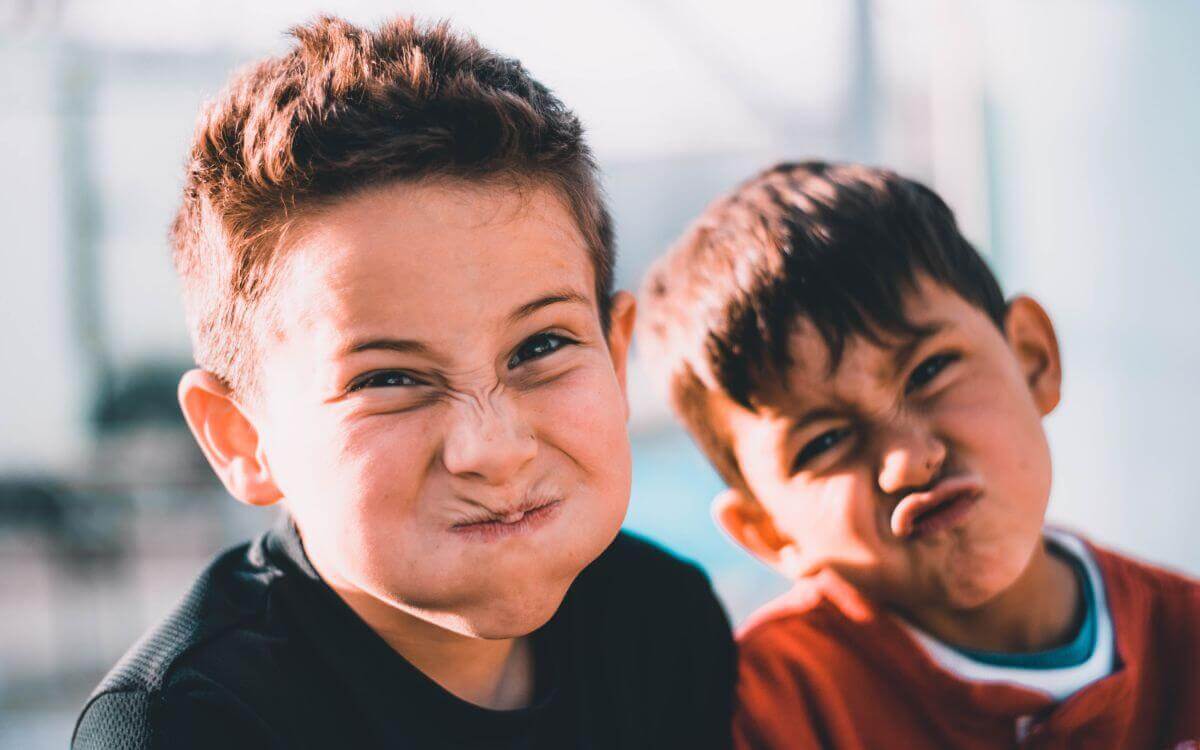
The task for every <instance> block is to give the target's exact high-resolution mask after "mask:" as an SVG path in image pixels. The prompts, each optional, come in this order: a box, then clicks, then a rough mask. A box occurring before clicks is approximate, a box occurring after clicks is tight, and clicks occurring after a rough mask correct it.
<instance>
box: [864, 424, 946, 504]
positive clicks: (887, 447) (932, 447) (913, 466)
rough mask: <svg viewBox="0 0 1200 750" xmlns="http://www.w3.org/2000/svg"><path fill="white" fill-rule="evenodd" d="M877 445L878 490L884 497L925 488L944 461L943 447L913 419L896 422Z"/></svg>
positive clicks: (944, 452)
mask: <svg viewBox="0 0 1200 750" xmlns="http://www.w3.org/2000/svg"><path fill="white" fill-rule="evenodd" d="M880 444H881V450H880V454H879V455H880V460H879V480H878V481H879V489H881V490H882V491H883V492H884V493H885V494H888V495H901V494H905V493H906V492H911V491H914V490H916V489H918V488H921V487H925V486H927V485H928V484H929V483H930V482H932V481H933V480H934V478H935V477H937V476H938V474H939V473H940V472H941V470H942V465H943V464H944V463H945V461H946V444H945V443H944V442H942V441H941V440H940V439H939V438H938V437H937V436H936V435H934V434H933V432H932V431H931V430H929V429H928V427H927V426H925V425H923V424H921V423H919V422H917V421H915V420H897V422H896V423H895V424H892V425H890V426H889V428H888V429H887V430H886V432H885V434H883V435H882V436H881V438H880Z"/></svg>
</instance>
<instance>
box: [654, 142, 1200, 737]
mask: <svg viewBox="0 0 1200 750" xmlns="http://www.w3.org/2000/svg"><path fill="white" fill-rule="evenodd" d="M641 306H642V309H643V315H644V317H643V321H642V328H641V330H642V341H643V346H644V348H645V350H646V351H647V352H648V353H650V354H651V356H652V357H654V358H657V359H658V360H660V363H661V364H662V368H661V369H662V371H663V372H664V373H665V375H666V377H667V378H668V380H669V389H670V393H671V399H672V403H673V406H674V407H675V409H676V411H677V413H678V414H679V416H680V418H681V419H682V421H683V422H684V423H685V424H686V426H687V427H688V429H689V430H690V432H691V433H692V435H693V437H694V438H695V439H696V441H697V442H698V444H699V445H700V446H701V447H702V448H703V450H704V451H705V452H706V453H707V455H708V456H709V458H710V459H711V460H712V462H713V463H714V465H715V466H716V467H717V469H718V471H720V473H721V474H722V476H723V478H724V479H725V480H726V482H727V483H728V485H729V489H728V490H727V491H725V492H724V493H723V494H722V495H721V496H719V497H718V498H717V500H716V502H715V506H714V515H715V517H716V519H717V521H718V523H719V524H720V525H721V526H722V527H723V528H724V529H725V530H726V531H727V532H728V533H729V535H730V536H731V537H733V539H734V540H736V541H737V542H738V543H739V544H741V545H742V546H743V547H745V548H746V549H747V550H748V551H749V552H750V553H751V554H753V555H754V556H755V557H757V558H758V559H760V560H762V561H763V562H766V563H767V564H769V565H771V566H772V567H774V568H775V569H777V570H778V571H779V572H781V573H782V574H784V575H785V576H787V577H789V578H791V579H793V580H794V581H795V587H794V589H793V590H792V591H791V592H790V593H788V594H786V595H785V596H783V597H781V598H780V599H778V600H777V601H775V602H773V603H771V604H769V605H768V606H767V607H765V608H764V609H763V610H761V611H760V612H758V613H756V614H755V615H754V616H752V617H751V618H750V620H749V622H747V623H746V624H745V625H744V627H743V629H742V632H741V636H740V663H741V666H740V675H739V679H740V685H739V688H738V702H739V705H738V708H737V712H736V718H735V725H734V732H735V735H736V738H737V741H738V744H739V745H740V746H741V747H748V748H801V747H818V746H820V747H839V748H843V747H844V748H878V747H923V748H924V747H956V748H957V747H979V748H1001V747H1003V748H1010V747H1013V746H1014V745H1015V746H1019V747H1068V746H1070V747H1113V748H1176V747H1190V746H1192V744H1193V743H1192V742H1191V741H1193V740H1196V739H1198V738H1200V585H1198V584H1197V582H1196V581H1194V580H1189V579H1186V578H1184V577H1181V576H1179V575H1176V574H1173V573H1170V572H1167V571H1164V570H1161V569H1157V568H1153V567H1150V566H1147V565H1144V564H1141V563H1138V562H1135V561H1132V560H1129V559H1127V558H1124V557H1121V556H1119V555H1116V554H1114V553H1112V552H1109V551H1106V550H1103V549H1100V548H1097V547H1095V546H1093V545H1091V544H1090V543H1088V542H1086V541H1084V540H1082V539H1080V538H1079V537H1077V536H1074V535H1072V534H1069V533H1065V532H1061V531H1055V530H1051V529H1046V528H1043V516H1044V513H1045V510H1046V504H1047V502H1048V499H1049V494H1050V477H1051V462H1050V453H1049V448H1048V445H1047V442H1046V437H1045V434H1044V432H1043V429H1042V418H1043V417H1045V416H1046V415H1047V414H1049V413H1050V412H1051V411H1052V410H1053V409H1054V408H1055V406H1056V405H1057V404H1058V400H1059V388H1060V384H1061V379H1062V374H1061V366H1060V358H1059V352H1058V344H1057V341H1056V338H1055V333H1054V328H1053V326H1052V324H1051V322H1050V319H1049V318H1048V317H1047V315H1046V313H1045V311H1044V310H1043V309H1042V308H1041V306H1039V305H1038V303H1037V302H1035V301H1034V300H1032V299H1030V298H1028V297H1016V298H1013V299H1010V300H1007V301H1006V300H1005V298H1004V297H1003V295H1002V293H1001V291H1000V288H999V286H998V284H997V282H996V280H995V278H994V277H993V275H992V273H991V272H990V271H989V270H988V268H987V265H986V264H985V263H984V261H983V259H982V258H981V257H980V256H979V254H978V253H977V252H976V251H975V250H974V248H972V247H971V245H970V244H969V243H968V242H967V241H966V240H965V239H964V238H963V237H962V235H961V234H960V233H959V231H958V228H957V226H956V224H955V221H954V217H953V214H952V213H951V211H950V210H949V208H947V207H946V205H945V203H943V202H942V201H941V199H939V198H938V197H937V196H936V195H935V194H934V193H933V192H931V191H930V190H928V189H927V188H925V187H923V186H922V185H919V184H917V183H915V182H912V181H910V180H907V179H904V178H902V177H899V176H897V175H896V174H894V173H891V172H887V171H883V170H877V169H869V168H865V167H861V166H846V165H830V164H823V163H804V164H782V165H779V166H776V167H774V168H772V169H769V170H767V171H766V172H763V173H762V174H760V175H758V176H756V177H754V178H753V179H751V180H750V181H748V182H746V183H745V184H743V185H741V186H740V187H739V188H737V190H735V191H734V193H733V194H732V195H730V196H727V197H725V198H723V199H721V200H719V201H717V202H716V203H714V204H713V205H712V206H711V207H710V208H709V209H708V210H707V211H706V212H705V214H704V215H703V216H702V217H701V218H700V220H699V221H698V222H697V223H696V224H695V225H694V226H693V227H692V228H691V230H690V231H689V232H688V233H687V235H686V236H685V237H684V238H683V240H682V241H681V242H680V243H679V244H678V245H677V246H676V247H675V248H674V249H673V250H672V251H671V252H670V253H669V254H668V256H667V257H666V258H664V259H662V260H661V261H660V262H659V263H658V264H657V266H656V267H655V268H654V269H653V270H652V271H651V273H650V276H649V278H648V280H647V282H646V284H645V287H644V290H643V295H642V300H641Z"/></svg>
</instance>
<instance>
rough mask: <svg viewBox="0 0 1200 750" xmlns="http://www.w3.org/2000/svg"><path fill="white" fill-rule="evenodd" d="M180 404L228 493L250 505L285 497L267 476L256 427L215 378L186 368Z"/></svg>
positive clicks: (180, 388) (208, 373)
mask: <svg viewBox="0 0 1200 750" xmlns="http://www.w3.org/2000/svg"><path fill="white" fill-rule="evenodd" d="M179 405H180V407H182V409H183V416H184V418H186V419H187V423H188V427H190V428H191V430H192V435H194V436H195V438H196V442H197V443H199V444H200V450H202V451H204V456H205V458H207V459H208V463H209V464H210V465H212V467H213V471H215V472H216V473H217V476H218V477H219V478H220V479H221V483H222V484H224V485H225V489H227V490H229V494H231V495H233V496H234V497H236V498H237V499H238V500H241V501H242V502H243V503H246V504H248V505H271V504H272V503H275V502H276V501H278V500H279V499H280V498H282V497H283V493H281V492H280V491H279V488H278V487H277V486H276V485H275V482H274V481H273V480H272V479H271V471H270V469H269V468H268V467H267V462H266V455H265V454H264V453H263V450H262V447H263V446H262V443H261V442H260V441H259V439H258V430H256V429H255V428H254V424H253V423H252V422H251V421H250V418H249V417H248V416H247V414H246V412H245V410H244V409H243V407H242V406H241V405H240V404H238V403H237V401H235V400H234V398H233V394H232V393H230V391H229V388H228V387H227V386H226V385H225V384H224V383H222V382H221V380H220V379H219V378H217V377H216V376H215V375H213V374H212V373H210V372H205V371H204V370H189V371H188V372H185V373H184V374H183V377H182V378H181V379H180V381H179Z"/></svg>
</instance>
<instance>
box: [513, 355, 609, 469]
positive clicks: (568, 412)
mask: <svg viewBox="0 0 1200 750" xmlns="http://www.w3.org/2000/svg"><path fill="white" fill-rule="evenodd" d="M521 408H522V410H523V411H524V412H525V413H526V415H527V418H528V419H529V421H530V422H531V427H532V428H533V429H534V431H535V433H536V434H537V435H538V436H539V438H540V439H541V440H542V441H544V442H546V443H548V444H549V446H552V447H554V448H557V449H559V450H561V451H563V452H564V453H566V454H567V455H568V456H569V457H571V458H572V459H573V460H574V461H576V462H577V463H579V464H581V465H583V466H584V467H585V468H586V469H588V470H595V469H597V468H598V466H597V462H599V463H600V464H601V465H602V464H603V463H605V462H608V461H611V460H613V459H614V458H616V457H618V456H620V455H623V454H626V453H627V452H628V450H629V435H628V432H627V430H626V425H625V401H624V399H623V397H622V395H621V391H620V389H619V388H618V387H617V383H616V380H615V378H614V377H613V374H612V372H611V371H609V372H605V371H604V370H603V369H602V368H582V367H581V368H577V369H576V370H573V371H571V372H569V373H566V374H565V375H564V376H562V377H561V378H559V379H557V380H555V381H553V382H551V383H546V384H543V385H542V386H539V387H538V388H535V389H533V390H531V391H529V392H527V393H525V394H523V396H522V398H521Z"/></svg>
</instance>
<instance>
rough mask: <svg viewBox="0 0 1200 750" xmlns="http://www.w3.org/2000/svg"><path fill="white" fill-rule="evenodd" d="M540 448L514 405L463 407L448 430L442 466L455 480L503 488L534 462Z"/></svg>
mask: <svg viewBox="0 0 1200 750" xmlns="http://www.w3.org/2000/svg"><path fill="white" fill-rule="evenodd" d="M537 448H538V446H537V439H536V438H535V437H534V435H533V432H532V430H531V429H530V428H529V425H528V424H527V423H526V422H525V420H524V419H522V418H521V414H520V413H519V411H518V410H517V409H516V408H515V407H513V406H512V405H511V404H507V403H504V402H498V403H488V404H483V405H480V404H471V405H462V406H459V407H458V408H456V410H455V415H454V417H453V421H452V423H451V424H450V426H449V429H448V430H447V433H446V438H445V442H444V445H443V447H442V462H443V464H444V465H445V466H446V470H447V471H449V472H450V473H451V474H454V475H455V476H458V477H461V478H464V479H469V480H472V481H476V482H483V483H485V484H489V485H502V484H505V483H507V482H509V481H511V480H512V479H514V478H515V477H516V476H517V475H518V474H519V473H520V471H521V469H522V468H524V467H525V466H526V465H527V464H528V463H529V462H530V461H532V460H533V457H534V456H535V455H537Z"/></svg>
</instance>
